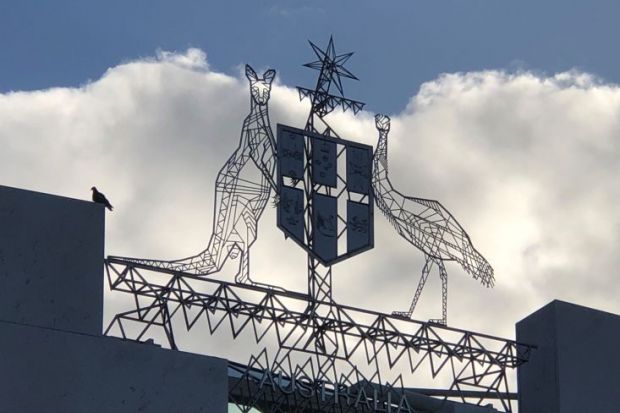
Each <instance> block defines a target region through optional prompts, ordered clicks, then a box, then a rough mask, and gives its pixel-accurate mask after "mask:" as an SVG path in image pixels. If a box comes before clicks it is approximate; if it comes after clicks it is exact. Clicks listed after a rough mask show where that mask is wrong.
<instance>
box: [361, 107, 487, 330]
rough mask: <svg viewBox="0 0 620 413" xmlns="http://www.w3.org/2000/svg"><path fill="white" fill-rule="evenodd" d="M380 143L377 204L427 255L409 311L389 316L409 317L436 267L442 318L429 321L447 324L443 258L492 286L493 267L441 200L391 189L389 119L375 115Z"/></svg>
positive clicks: (376, 155)
mask: <svg viewBox="0 0 620 413" xmlns="http://www.w3.org/2000/svg"><path fill="white" fill-rule="evenodd" d="M375 125H376V127H377V130H378V131H379V142H378V144H377V148H376V149H375V153H374V155H373V176H372V187H373V190H374V194H375V202H376V204H377V207H378V208H379V209H380V210H381V212H383V214H384V215H385V216H386V217H387V219H388V221H390V223H391V224H392V226H393V227H394V228H395V229H396V231H397V232H398V234H399V235H400V236H401V237H403V238H404V239H405V240H407V241H408V242H409V243H411V244H413V245H414V246H415V247H416V248H418V249H419V250H420V251H422V252H423V253H424V255H425V257H426V262H425V264H424V268H423V269H422V276H421V278H420V281H419V283H418V287H417V289H416V291H415V295H414V296H413V300H412V302H411V305H410V307H409V310H408V311H394V312H393V313H392V315H395V316H398V317H403V318H411V314H412V313H413V310H414V309H415V307H416V304H417V302H418V299H419V298H420V294H421V293H422V289H423V288H424V284H425V283H426V280H427V278H428V276H429V274H430V272H431V270H432V268H433V266H437V268H438V270H439V277H440V278H441V288H442V318H441V319H440V320H431V321H432V322H436V323H440V324H444V325H445V324H446V323H447V315H448V314H447V313H448V310H447V299H448V273H447V272H446V268H445V266H444V261H456V262H458V263H459V264H461V266H462V267H463V269H464V270H465V271H467V272H468V273H469V274H471V275H472V276H473V277H474V279H479V280H480V282H481V283H482V284H483V285H485V286H487V287H492V286H493V284H494V282H495V280H494V278H493V268H492V267H491V265H489V263H488V262H487V260H486V259H485V258H484V257H483V256H482V255H481V254H480V253H479V252H478V251H477V250H476V249H475V248H474V246H473V245H472V242H471V240H470V239H469V236H468V235H467V233H466V232H465V230H464V229H463V228H462V227H461V226H460V224H459V223H458V222H457V220H456V219H455V218H454V217H453V216H452V215H451V214H450V212H448V210H446V209H445V208H444V207H443V206H442V205H441V203H439V202H438V201H433V200H430V199H422V198H414V197H410V196H405V195H403V194H401V193H400V192H399V191H397V190H396V189H394V187H393V186H392V183H391V182H390V178H389V175H388V161H387V136H388V133H389V131H390V118H389V117H388V116H386V115H377V116H375Z"/></svg>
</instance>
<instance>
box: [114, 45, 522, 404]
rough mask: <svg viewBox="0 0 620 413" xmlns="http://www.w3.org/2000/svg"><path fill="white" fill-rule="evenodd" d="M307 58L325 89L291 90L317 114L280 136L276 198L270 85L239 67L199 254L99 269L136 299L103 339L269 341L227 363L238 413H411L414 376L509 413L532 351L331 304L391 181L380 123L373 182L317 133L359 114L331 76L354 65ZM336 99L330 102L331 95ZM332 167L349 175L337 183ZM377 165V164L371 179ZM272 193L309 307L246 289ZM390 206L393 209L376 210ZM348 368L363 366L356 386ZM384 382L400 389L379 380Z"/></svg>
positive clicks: (337, 58)
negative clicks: (179, 330) (230, 270)
mask: <svg viewBox="0 0 620 413" xmlns="http://www.w3.org/2000/svg"><path fill="white" fill-rule="evenodd" d="M310 45H311V46H312V49H313V50H314V52H315V53H316V55H317V56H318V58H319V60H318V61H316V62H312V63H309V64H307V65H306V66H308V67H310V68H313V69H318V70H320V75H319V79H318V81H317V85H316V88H315V89H314V90H309V89H305V88H298V90H299V95H300V99H302V100H303V99H305V98H309V99H310V100H311V103H312V105H311V109H310V114H309V116H308V120H307V122H306V126H305V129H304V130H301V129H296V128H291V127H288V126H283V125H279V127H278V148H277V153H278V159H277V160H278V175H277V184H278V187H277V188H276V185H275V183H274V180H273V179H272V177H273V172H274V165H275V161H276V158H275V153H276V151H275V146H274V140H273V136H272V134H271V129H270V127H269V118H268V113H267V101H268V99H269V91H270V86H271V82H272V80H273V76H274V74H275V72H273V71H267V72H265V75H264V77H263V78H262V79H259V78H258V77H257V76H256V74H255V73H254V71H253V70H252V69H251V68H250V67H249V66H246V75H247V76H248V79H249V80H250V85H251V91H252V100H251V112H250V115H249V116H248V117H247V118H246V120H245V122H244V126H243V130H242V134H241V142H240V145H239V147H238V148H237V150H236V151H235V153H234V154H233V155H232V156H231V158H230V159H229V160H228V162H227V163H226V164H225V165H224V167H223V168H222V170H221V171H220V173H219V175H218V178H217V181H216V200H215V204H216V215H215V218H214V232H213V235H212V237H211V241H210V243H209V246H208V248H207V249H205V250H204V251H203V252H202V253H200V254H198V255H196V256H193V257H189V258H186V259H182V260H176V261H160V260H144V259H136V258H124V257H108V259H107V260H106V263H105V268H106V274H107V278H108V282H109V285H110V288H111V289H112V290H114V291H122V292H126V293H129V294H131V295H132V296H133V298H134V303H135V308H134V309H132V310H129V311H125V312H122V313H119V314H117V315H116V316H115V317H114V319H113V320H112V322H111V323H110V324H109V326H108V328H107V329H106V331H105V334H106V335H108V334H116V335H120V336H121V337H123V338H133V339H136V340H144V339H145V338H148V337H149V334H150V333H151V332H152V330H153V329H154V328H161V329H162V330H163V332H164V333H165V336H166V338H167V340H168V345H169V347H170V348H172V349H176V348H177V346H176V342H175V337H174V332H173V322H172V320H173V318H175V317H176V319H179V318H182V319H183V321H184V323H185V327H186V328H187V330H190V329H191V328H193V327H194V326H195V325H196V324H197V323H198V322H199V321H200V320H202V321H204V322H206V323H207V325H208V329H209V332H210V333H211V334H213V333H215V331H216V330H218V329H220V328H221V327H222V326H224V329H226V330H228V331H230V332H231V334H232V336H233V338H237V337H239V336H240V335H242V334H245V336H244V338H245V339H247V335H248V334H250V335H251V334H253V341H254V342H255V343H257V344H258V343H261V342H262V341H263V339H264V338H265V337H267V336H268V333H270V334H269V337H271V338H272V339H275V340H277V346H278V347H277V350H276V354H275V356H274V357H273V358H270V357H268V355H267V354H268V353H267V350H266V349H265V350H264V351H262V352H261V353H260V354H258V355H255V356H252V357H251V358H250V361H249V363H248V364H247V365H246V366H239V365H236V364H234V363H232V364H231V366H232V367H230V370H229V371H234V372H235V373H234V374H235V375H236V378H235V379H234V381H231V382H229V400H230V401H233V402H237V403H239V404H240V405H243V407H242V411H244V412H247V411H250V408H251V407H252V406H257V407H262V408H267V407H268V408H269V409H270V411H310V410H313V409H314V410H318V411H324V412H340V413H342V412H344V411H369V410H372V406H374V407H375V409H374V410H375V411H377V409H379V411H416V410H413V409H411V408H409V404H408V403H409V402H408V400H409V399H408V398H407V397H408V396H407V394H406V393H407V391H406V390H407V389H404V385H403V382H402V376H401V374H402V372H403V371H410V372H411V373H414V372H418V371H420V370H421V369H425V370H426V371H427V372H428V373H429V374H430V375H432V376H433V377H435V376H436V375H437V374H439V373H442V374H446V375H451V379H452V382H451V383H452V384H451V386H450V388H449V389H442V390H440V391H439V392H438V393H436V394H435V395H437V396H441V397H443V398H444V400H445V398H447V397H451V398H454V397H458V398H460V399H461V400H463V401H465V400H468V401H471V400H472V399H473V400H475V401H476V402H477V403H478V404H481V403H483V402H486V401H488V400H489V399H499V400H500V401H501V403H502V406H503V407H504V410H505V411H510V410H511V404H510V400H512V399H514V397H515V395H514V394H511V393H509V392H508V381H509V377H508V369H512V368H515V367H516V366H518V365H520V364H522V363H524V362H526V361H527V359H528V357H529V352H530V349H531V346H528V345H525V344H520V343H516V342H514V341H511V340H505V339H501V338H496V337H491V336H488V335H484V334H477V333H474V332H470V331H465V330H459V329H454V328H448V327H446V326H442V325H436V324H433V323H427V322H420V321H414V320H410V319H409V318H406V319H405V318H403V317H402V316H400V315H399V314H398V313H397V314H392V315H389V314H382V313H379V312H374V311H369V310H364V309H359V308H354V307H350V306H346V305H341V304H338V303H336V302H335V301H334V300H333V298H332V288H331V281H332V278H331V275H332V273H331V264H333V263H335V262H337V261H339V260H341V259H344V258H347V257H349V256H352V255H354V254H356V253H359V252H361V251H364V250H366V249H368V248H370V247H372V229H373V228H372V206H373V203H372V202H373V193H374V194H375V196H378V194H382V195H386V194H384V193H383V192H380V191H378V188H379V189H381V188H383V189H385V188H388V189H390V190H391V191H393V188H392V187H391V184H389V180H388V179H387V159H386V157H387V129H389V119H387V118H386V119H383V120H384V121H385V120H387V123H385V122H383V123H382V125H383V129H382V132H384V135H382V136H383V138H384V139H383V141H380V144H382V145H380V147H383V148H385V150H384V153H385V156H384V158H383V161H382V162H383V164H384V165H385V170H384V175H381V174H380V175H379V179H377V176H375V175H373V174H372V172H371V165H372V164H373V158H372V148H370V147H368V146H366V145H361V144H358V143H355V142H350V141H345V140H343V139H340V137H339V136H338V135H337V134H336V133H335V132H334V130H333V129H332V128H331V127H330V126H329V125H328V124H327V122H326V121H325V119H324V117H325V116H326V115H327V114H329V113H330V112H331V111H332V110H334V109H335V108H337V107H340V108H342V109H343V110H348V109H352V110H353V112H354V113H357V112H358V111H359V110H360V109H361V108H362V107H363V103H361V102H357V101H353V100H349V99H346V98H345V97H344V96H342V94H343V90H342V84H341V80H340V76H343V77H348V78H352V79H355V76H353V75H352V74H351V73H350V72H349V71H348V70H346V69H344V67H343V66H342V65H343V64H344V63H345V62H346V61H347V60H348V58H349V57H350V56H351V55H352V53H346V54H342V55H336V53H335V49H334V45H333V40H332V39H331V38H330V41H329V44H328V47H327V48H326V50H325V51H323V50H321V49H319V48H318V47H317V46H315V45H314V44H313V43H310ZM332 85H334V86H335V87H336V88H337V90H338V93H339V94H340V95H339V96H337V95H332V94H330V93H329V92H330V87H331V86H332ZM386 127H387V129H386ZM287 139H288V141H287ZM250 160H252V162H250ZM300 160H301V162H300ZM338 160H342V163H343V164H344V166H343V167H344V169H343V170H344V172H339V171H338V166H339V165H338ZM378 161H379V158H378V157H377V154H375V158H374V163H375V165H376V162H378ZM252 165H255V166H256V168H258V170H259V171H260V172H261V177H260V179H259V180H258V181H255V180H253V178H251V177H254V175H251V174H247V175H246V172H249V171H248V168H249V167H250V166H252ZM341 166H342V165H341ZM375 167H376V166H375ZM377 170H378V169H377ZM334 180H335V181H336V182H335V183H334ZM373 185H374V186H373ZM377 185H378V186H377ZM386 185H387V186H386ZM272 188H273V189H277V190H278V196H279V202H278V209H279V210H278V225H279V226H280V227H281V228H282V229H284V230H285V233H286V234H287V235H289V236H291V237H292V238H293V239H295V241H296V242H297V243H299V244H301V245H302V246H303V247H304V248H305V249H306V250H307V251H308V291H307V293H306V292H297V291H287V290H283V289H275V288H273V287H270V286H263V285H260V284H257V283H254V282H251V280H250V278H249V269H248V260H249V248H250V246H251V245H252V243H253V242H254V240H255V239H256V223H257V221H258V219H259V218H260V216H261V213H262V211H263V209H264V208H265V205H266V202H267V200H268V198H269V195H270V191H271V189H272ZM291 193H295V194H296V195H294V196H291ZM394 194H398V193H397V192H396V191H393V192H390V191H388V194H387V195H386V198H382V199H381V200H377V199H375V202H377V205H379V207H380V208H381V209H382V211H384V212H386V211H390V213H392V212H393V214H392V215H388V218H390V219H391V220H392V221H394V222H397V221H398V220H400V219H404V218H402V216H405V215H406V214H405V213H404V212H402V211H401V212H402V214H400V215H397V214H396V211H397V210H393V209H392V207H393V206H394V205H392V204H391V203H389V202H388V199H391V200H395V198H394ZM300 195H302V196H303V202H302V203H301V204H300V203H299V202H298V200H299V199H300ZM387 196H391V197H392V198H387ZM332 198H334V199H337V198H342V199H341V200H342V201H343V204H346V206H347V208H346V214H340V212H339V211H338V208H337V206H336V207H335V208H334V207H333V203H334V201H333V200H332ZM326 200H327V201H326ZM344 201H346V202H344ZM386 203H387V204H386ZM336 204H338V202H337V201H336ZM325 205H327V206H325ZM385 205H388V206H389V207H390V209H384V208H382V206H385ZM287 208H288V212H287ZM401 209H402V208H401ZM291 211H292V212H291ZM399 213H400V212H399ZM446 213H447V212H446ZM448 216H449V214H448ZM423 217H426V215H423ZM398 222H400V221H398ZM451 225H457V226H458V224H454V223H452V224H451ZM423 228H424V227H423ZM430 228H431V230H434V229H435V227H432V226H431V227H430ZM459 228H460V227H459ZM343 234H346V237H344V236H343ZM341 236H343V238H345V239H346V248H344V249H343V250H342V251H340V248H339V246H338V245H337V244H338V242H337V240H338V239H339V238H340V237H341ZM465 237H466V234H465ZM334 239H335V240H336V242H335V241H334ZM319 244H321V245H319ZM325 245H329V247H325ZM472 248H473V247H472ZM235 255H241V258H242V262H241V263H240V269H239V273H238V274H237V277H236V278H235V280H236V281H237V283H232V282H227V281H223V280H217V279H214V278H212V277H204V275H206V274H211V273H214V272H217V271H219V269H220V268H221V266H222V264H223V263H224V261H225V260H226V259H227V258H228V257H229V256H230V257H233V256H235ZM433 258H435V257H434V256H433ZM132 327H134V328H135V327H138V330H135V329H133V328H132ZM251 337H252V336H251ZM250 341H251V340H250ZM248 344H250V342H249V341H248ZM255 354H257V353H255ZM354 357H355V358H357V359H360V360H361V361H362V365H361V367H362V368H363V369H365V371H364V372H362V371H361V369H358V365H355V364H354V360H355V359H354ZM386 371H387V373H386ZM387 375H391V376H392V378H393V376H394V375H396V378H395V379H394V380H391V378H390V380H391V381H390V380H384V379H385V378H386V376H387ZM274 376H276V377H277V379H274ZM296 386H297V387H296ZM294 388H297V389H301V390H299V391H295V390H294ZM352 394H355V396H352ZM351 397H353V398H354V403H353V404H351V403H350V400H351ZM344 400H346V401H347V402H346V403H343V401H344ZM360 406H361V410H358V407H360ZM377 406H379V407H377ZM405 407H406V408H405Z"/></svg>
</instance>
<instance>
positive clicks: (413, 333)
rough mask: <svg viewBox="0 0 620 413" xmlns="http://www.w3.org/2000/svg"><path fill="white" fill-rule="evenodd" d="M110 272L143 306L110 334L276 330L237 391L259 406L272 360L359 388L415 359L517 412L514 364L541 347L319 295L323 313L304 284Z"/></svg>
mask: <svg viewBox="0 0 620 413" xmlns="http://www.w3.org/2000/svg"><path fill="white" fill-rule="evenodd" d="M105 270H106V277H107V280H108V283H109V285H110V288H111V289H112V290H113V291H120V292H125V293H129V294H132V295H133V297H134V299H135V304H136V308H135V309H133V310H129V311H125V312H122V313H119V314H117V315H116V316H115V317H114V319H113V320H112V322H111V323H110V325H109V326H108V328H107V330H106V331H105V334H106V335H116V336H120V337H122V338H128V339H135V340H139V341H144V340H145V339H147V338H149V337H151V336H152V334H153V333H154V332H155V330H157V329H161V330H160V331H163V332H164V333H165V335H166V337H167V339H168V343H167V344H168V346H169V347H170V348H171V349H176V348H177V345H176V342H175V340H174V329H173V319H178V320H179V321H180V320H181V319H182V320H183V322H184V327H185V328H186V329H188V330H189V329H191V328H193V327H194V326H196V325H197V324H198V322H199V321H201V320H202V321H203V323H202V324H205V323H206V325H207V326H208V329H209V333H210V334H215V333H216V331H218V330H219V329H227V330H229V331H230V332H231V334H232V338H233V339H234V338H237V337H239V336H240V335H241V334H242V333H244V332H245V333H248V332H249V333H250V334H251V336H252V337H253V338H254V341H255V343H261V342H262V341H263V340H264V339H265V338H266V337H270V338H273V337H275V338H276V340H277V347H276V348H277V354H276V355H275V357H273V358H272V359H269V358H268V357H267V356H266V353H265V354H262V355H261V354H259V355H256V356H254V357H252V358H251V359H250V362H249V363H248V365H247V369H246V370H244V371H243V372H242V373H243V374H241V375H240V380H239V381H238V385H239V386H242V387H241V388H239V387H235V389H233V390H234V391H233V393H234V394H242V395H243V397H242V399H243V400H241V399H239V403H240V404H242V405H243V406H246V407H251V406H252V405H250V406H248V405H247V403H248V400H249V399H252V398H255V399H256V401H257V403H259V401H260V400H262V402H265V400H264V399H263V396H264V395H265V394H264V390H265V389H264V388H263V387H264V386H262V387H261V386H260V385H259V384H260V382H261V381H262V380H263V379H262V377H260V378H258V379H257V378H256V377H255V374H254V370H255V369H257V368H258V369H260V368H263V367H269V369H271V370H270V372H271V374H274V375H279V374H282V375H284V376H285V377H289V378H290V377H294V378H295V377H296V378H297V379H298V380H301V381H303V380H307V379H302V378H301V377H302V376H303V377H307V378H309V379H311V381H312V382H313V383H314V385H315V386H319V385H320V383H340V384H342V385H343V386H346V387H351V386H355V385H357V384H359V382H364V383H375V384H381V383H384V378H383V374H384V371H383V369H384V368H386V366H385V364H387V369H393V368H395V367H397V366H400V368H403V366H406V368H407V370H409V371H410V372H411V373H412V374H413V373H416V372H422V371H425V372H426V373H430V374H431V375H432V376H437V375H438V374H440V373H447V374H450V375H451V376H452V384H451V385H450V387H449V388H448V389H447V390H450V391H451V392H452V393H451V395H452V396H453V397H457V398H460V399H462V400H463V401H468V402H472V397H474V400H473V402H474V403H478V404H482V403H483V402H485V401H488V400H489V399H497V400H499V401H500V403H501V405H502V408H503V410H504V411H511V402H510V399H511V397H510V393H509V388H508V372H509V371H510V369H514V368H516V367H517V366H519V365H521V364H522V363H525V362H527V360H528V358H529V355H530V352H531V349H532V346H529V345H527V344H523V343H517V342H515V341H513V340H507V339H503V338H499V337H493V336H490V335H486V334H479V333H474V332H471V331H466V330H461V329H456V328H450V327H446V326H442V325H439V324H435V323H431V322H421V321H416V320H411V319H403V318H400V317H397V316H393V315H389V314H384V313H380V312H375V311H371V310H366V309H360V308H355V307H351V306H346V305H339V304H335V303H333V302H324V303H319V304H320V306H319V307H318V308H321V309H323V310H325V309H327V311H326V312H323V313H321V312H319V311H316V309H317V307H311V306H308V302H309V299H310V297H309V296H308V295H307V294H304V293H299V292H294V291H278V290H274V289H270V288H264V287H261V286H255V285H249V284H237V283H230V282H226V281H221V280H215V279H211V278H201V277H198V276H194V275H191V274H188V273H181V272H178V271H174V270H165V269H155V270H154V269H153V268H152V267H149V266H145V265H141V264H137V263H132V262H127V261H124V260H121V259H115V258H108V259H107V260H106V265H105ZM177 328H178V327H177ZM317 331H320V332H321V339H322V340H323V343H324V348H323V349H322V350H321V351H317V348H316V345H315V344H316V337H317ZM299 354H302V355H303V354H305V355H306V358H305V360H306V361H305V362H302V363H297V364H292V363H291V362H290V360H291V358H292V357H294V356H296V355H299ZM356 356H357V357H363V359H364V360H365V361H366V362H367V364H368V365H369V366H370V371H371V372H372V374H370V375H368V374H367V375H365V376H364V375H362V374H361V373H360V370H358V369H357V367H356V366H354V365H352V364H351V362H350V360H351V359H352V358H353V357H356ZM269 362H271V364H269ZM343 366H344V367H343ZM244 383H245V384H244ZM252 383H253V384H252ZM394 387H398V383H396V384H394ZM401 387H402V386H401ZM251 391H255V392H254V393H248V392H251ZM332 391H333V389H332ZM235 392H237V393H235ZM234 394H233V396H234ZM472 394H473V395H474V396H472ZM248 398H249V399H248ZM233 399H234V397H233Z"/></svg>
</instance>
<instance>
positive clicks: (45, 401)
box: [0, 186, 228, 413]
mask: <svg viewBox="0 0 620 413" xmlns="http://www.w3.org/2000/svg"><path fill="white" fill-rule="evenodd" d="M103 243H104V209H103V207H102V206H101V205H97V204H94V203H92V202H86V201H79V200H75V199H68V198H63V197H58V196H52V195H47V194H40V193H35V192H31V191H24V190H21V189H15V188H8V187H3V186H0V413H91V412H95V413H98V412H101V413H103V412H105V413H125V412H127V413H134V412H148V413H151V412H154V413H159V412H161V413H164V412H165V413H172V412H179V413H181V412H182V413H186V412H187V413H190V412H217V413H224V412H226V411H227V410H228V409H227V398H228V374H227V369H228V362H227V361H226V360H222V359H217V358H213V357H206V356H202V355H196V354H188V353H183V352H178V351H170V350H165V349H161V348H159V347H157V346H154V345H149V344H140V343H136V342H133V341H125V340H120V339H117V338H110V337H103V336H101V332H102V320H103V285H104V278H103V277H104V274H103V246H104V244H103Z"/></svg>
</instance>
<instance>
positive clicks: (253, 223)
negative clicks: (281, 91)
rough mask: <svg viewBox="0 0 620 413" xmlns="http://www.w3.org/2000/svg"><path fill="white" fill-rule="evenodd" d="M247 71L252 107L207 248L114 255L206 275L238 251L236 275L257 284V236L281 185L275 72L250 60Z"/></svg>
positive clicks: (220, 182)
mask: <svg viewBox="0 0 620 413" xmlns="http://www.w3.org/2000/svg"><path fill="white" fill-rule="evenodd" d="M245 75H246V77H247V78H248V80H249V82H250V95H251V99H250V113H249V115H248V116H247V117H246V118H245V120H244V121H243V127H242V129H241V139H240V140H239V146H238V147H237V149H236V150H235V151H234V152H233V154H232V155H231V156H230V158H228V161H226V163H225V164H224V166H222V168H221V169H220V172H219V173H218V175H217V179H216V181H215V212H214V219H213V233H212V235H211V239H210V241H209V244H208V245H207V248H206V249H205V250H203V251H202V252H200V253H199V254H197V255H194V256H191V257H187V258H183V259H179V260H173V261H163V260H152V259H141V258H128V257H115V258H118V259H122V260H124V261H128V262H135V263H137V264H142V265H146V266H149V267H154V268H162V269H169V270H174V271H182V272H185V273H189V274H196V275H203V276H204V275H209V274H213V273H216V272H218V271H220V270H221V268H222V266H223V265H224V263H225V262H226V260H227V259H228V258H229V257H230V258H233V259H234V258H237V257H238V256H239V257H240V262H239V271H238V273H237V275H236V276H235V281H236V282H239V283H249V284H257V283H255V282H253V281H252V280H251V278H250V271H249V266H250V247H251V246H252V244H253V243H254V241H256V236H257V226H258V220H259V219H260V217H261V215H262V213H263V211H264V209H265V206H266V205H267V201H268V200H269V197H270V194H271V189H274V190H277V188H276V186H275V183H274V181H273V176H274V172H275V167H276V155H275V140H274V138H273V133H272V131H271V124H270V122H269V111H268V105H267V103H268V102H269V97H270V92H271V83H272V82H273V79H274V77H275V75H276V72H275V70H267V71H266V72H265V73H264V74H263V77H262V78H259V77H258V75H257V74H256V72H255V71H254V69H252V67H250V66H249V65H246V66H245ZM254 167H255V168H254ZM256 168H258V171H257V170H256ZM257 172H258V173H257Z"/></svg>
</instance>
